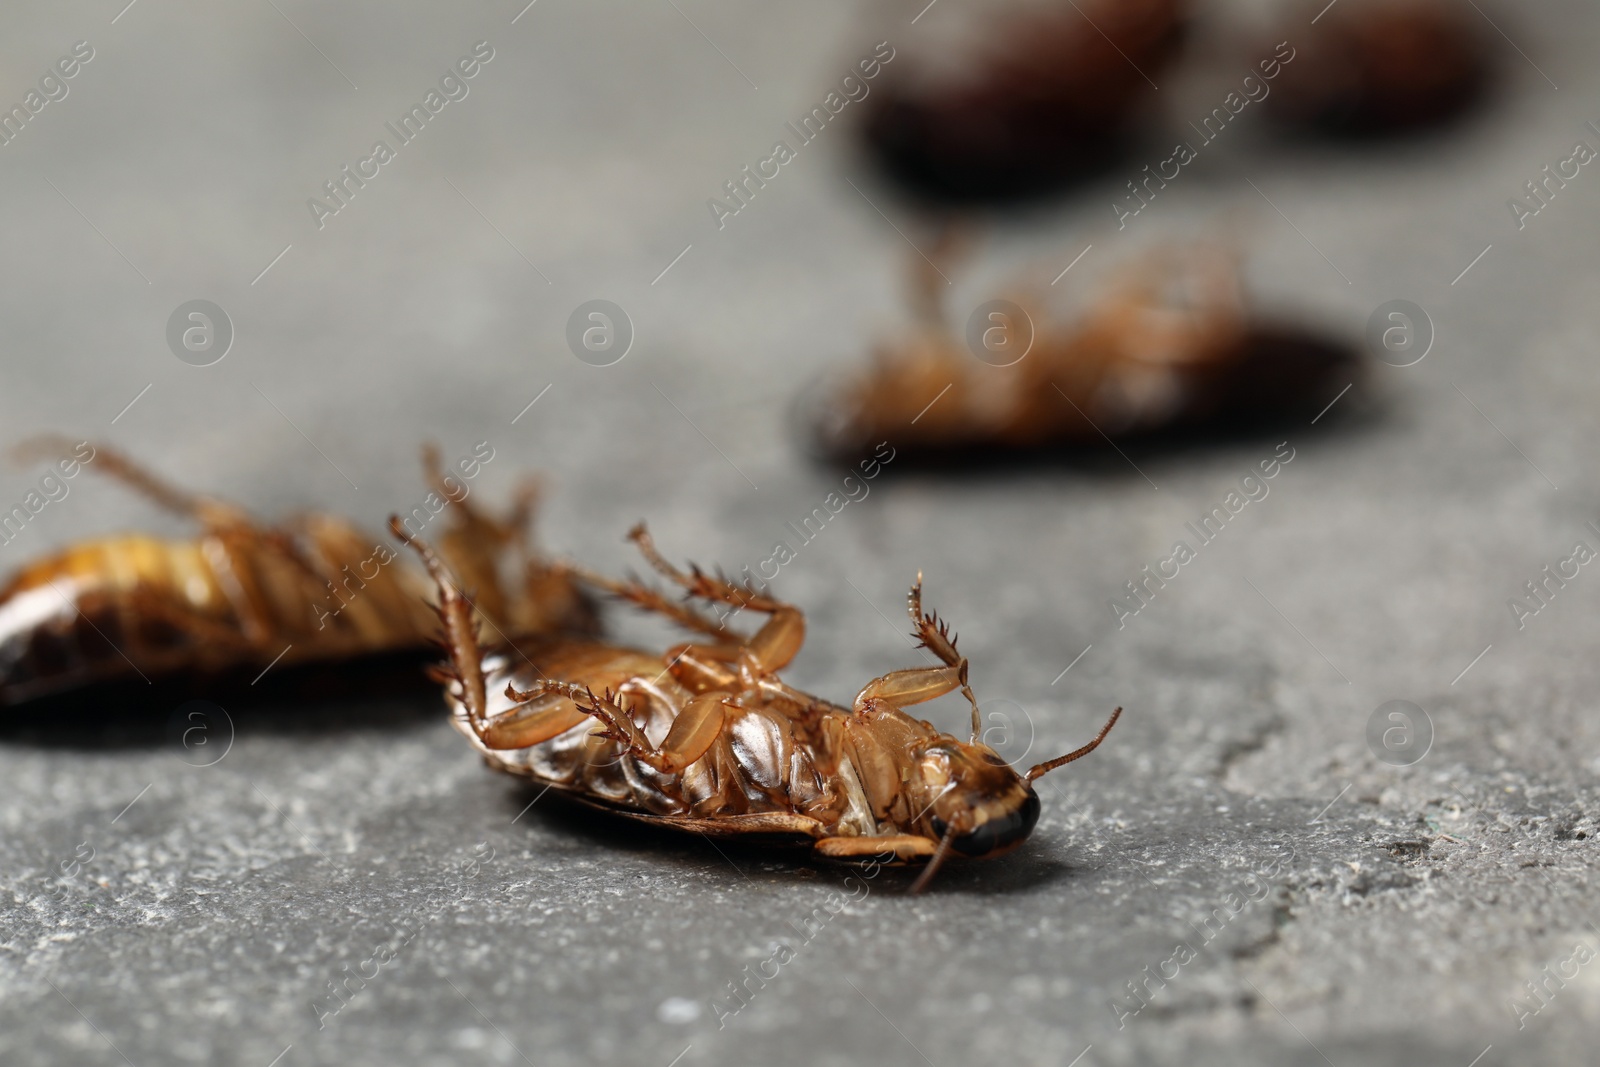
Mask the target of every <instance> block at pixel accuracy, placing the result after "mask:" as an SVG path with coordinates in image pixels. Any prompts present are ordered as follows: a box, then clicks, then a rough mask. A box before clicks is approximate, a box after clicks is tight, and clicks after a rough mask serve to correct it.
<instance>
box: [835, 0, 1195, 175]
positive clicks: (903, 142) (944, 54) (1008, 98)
mask: <svg viewBox="0 0 1600 1067" xmlns="http://www.w3.org/2000/svg"><path fill="white" fill-rule="evenodd" d="M1188 6H1189V5H1188V3H1187V2H1186V0H1083V2H1082V3H1081V4H1072V5H1062V4H1055V5H1050V6H1046V7H1043V8H1041V7H1040V6H1039V5H1017V4H1010V5H999V6H998V7H997V5H979V7H978V8H977V9H976V10H969V11H961V12H957V11H951V12H950V13H949V14H950V19H949V21H950V23H951V25H950V26H948V27H945V28H946V29H948V30H949V31H950V32H948V33H946V34H943V35H940V34H938V33H937V32H935V33H934V34H933V36H932V37H931V38H928V39H927V44H925V45H924V46H922V47H921V48H920V49H915V50H913V49H910V48H908V51H909V52H910V53H911V54H909V55H908V56H907V57H906V58H904V59H902V60H901V61H900V62H899V63H897V64H896V65H895V66H894V67H892V68H890V69H889V70H888V71H887V72H886V75H885V78H886V80H885V82H884V83H883V84H882V86H881V87H880V88H879V89H878V90H877V92H876V93H875V94H874V96H873V97H872V98H871V102H870V103H869V104H868V105H867V118H866V122H865V128H864V134H865V139H866V143H867V145H868V147H869V148H870V149H871V150H872V151H873V152H874V154H875V155H877V156H878V158H879V159H880V160H882V162H883V164H884V165H885V167H886V168H887V169H888V170H889V171H890V172H891V173H893V174H894V175H895V176H897V177H898V178H900V179H901V180H902V181H904V182H906V183H908V184H910V185H911V186H913V187H914V188H916V189H918V190H920V191H923V192H927V193H931V194H934V195H936V196H939V197H941V198H950V199H988V198H997V197H1007V196H1012V195H1018V194H1027V193H1033V192H1038V191H1043V190H1045V189H1049V188H1051V187H1052V186H1055V185H1057V184H1060V183H1061V182H1063V181H1068V180H1072V179H1074V178H1077V177H1081V176H1083V175H1085V174H1086V173H1088V172H1091V171H1094V170H1096V169H1098V168H1100V167H1102V166H1103V165H1105V164H1106V163H1108V162H1110V161H1111V159H1113V158H1114V157H1115V154H1116V146H1117V142H1118V140H1119V138H1121V137H1122V135H1123V132H1124V129H1125V127H1127V126H1128V125H1129V124H1130V123H1129V118H1130V114H1131V112H1133V110H1134V109H1135V108H1136V107H1137V106H1138V105H1139V104H1140V103H1141V102H1143V101H1147V100H1149V98H1150V96H1151V94H1152V93H1154V91H1155V90H1154V89H1153V87H1152V86H1153V84H1154V83H1153V82H1151V81H1150V80H1149V79H1150V78H1154V77H1159V76H1160V74H1161V72H1162V70H1163V69H1164V68H1165V66H1166V63H1167V61H1168V60H1169V59H1171V58H1172V56H1173V55H1174V54H1176V52H1177V45H1178V43H1179V40H1180V38H1181V36H1182V30H1183V25H1184V21H1185V16H1186V8H1187V7H1188ZM938 19H939V13H936V14H935V16H934V20H933V21H935V22H937V21H938ZM919 29H922V30H924V31H925V32H927V31H928V30H930V29H932V28H931V27H928V26H927V24H924V26H923V27H919ZM919 52H920V53H921V54H918V53H919Z"/></svg>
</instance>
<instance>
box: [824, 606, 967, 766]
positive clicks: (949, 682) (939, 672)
mask: <svg viewBox="0 0 1600 1067" xmlns="http://www.w3.org/2000/svg"><path fill="white" fill-rule="evenodd" d="M906 606H907V608H908V610H909V611H910V613H911V619H912V621H913V622H914V623H916V626H917V629H916V635H917V637H918V638H920V639H921V645H922V647H923V648H926V649H928V650H929V651H930V652H932V653H933V654H934V655H935V656H938V657H939V658H940V659H941V660H943V661H944V663H945V666H943V667H911V668H908V669H906V670H903V671H890V672H889V673H888V674H885V675H883V676H882V677H880V678H874V679H873V680H872V681H870V682H868V683H867V684H866V685H865V686H864V687H863V688H862V690H861V692H859V693H857V694H856V699H855V704H854V707H855V710H856V711H858V712H864V711H865V710H866V709H867V706H868V705H869V704H871V703H872V702H873V701H876V700H884V701H888V702H889V703H891V704H893V705H895V706H896V707H905V706H908V705H911V704H921V703H923V702H924V701H928V700H933V699H934V698H936V697H942V696H944V695H945V694H946V693H953V692H955V691H956V690H957V689H959V690H961V692H962V694H963V695H964V696H965V697H966V698H967V702H968V703H969V704H971V705H972V740H973V742H974V743H976V742H977V740H978V737H979V735H980V734H981V733H982V732H983V719H982V717H981V716H980V715H979V712H978V698H977V697H976V696H974V695H973V692H972V688H971V687H970V686H969V685H968V684H967V657H965V656H963V655H962V654H961V653H959V652H957V651H956V642H955V639H954V638H953V637H951V636H950V628H949V627H948V626H947V625H945V624H944V623H942V622H940V621H939V617H938V616H937V615H932V614H929V615H924V614H923V612H922V575H920V574H919V575H917V583H916V584H915V585H913V586H912V587H911V594H910V596H909V597H907V600H906Z"/></svg>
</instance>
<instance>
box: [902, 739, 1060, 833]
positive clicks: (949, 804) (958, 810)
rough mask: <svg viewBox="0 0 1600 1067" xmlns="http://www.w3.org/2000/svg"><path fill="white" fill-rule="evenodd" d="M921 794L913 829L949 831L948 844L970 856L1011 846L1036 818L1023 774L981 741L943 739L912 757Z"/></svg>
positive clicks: (1034, 801) (1034, 798)
mask: <svg viewBox="0 0 1600 1067" xmlns="http://www.w3.org/2000/svg"><path fill="white" fill-rule="evenodd" d="M914 766H915V771H914V777H915V784H916V785H917V786H920V789H919V790H918V791H920V792H921V794H922V800H921V803H920V805H919V807H920V808H921V809H922V814H921V815H919V816H918V823H919V825H918V826H916V827H913V828H910V829H912V830H913V832H917V833H922V834H924V835H926V836H929V837H936V838H943V837H944V836H945V835H946V834H949V835H950V848H951V850H952V851H954V852H955V853H957V854H959V855H962V856H967V857H970V858H975V859H976V858H981V857H987V856H998V855H1001V854H1003V853H1006V852H1010V851H1011V850H1012V849H1013V848H1016V847H1017V846H1018V845H1020V844H1022V842H1023V841H1024V840H1025V839H1026V838H1027V836H1028V835H1029V834H1031V833H1032V832H1033V827H1034V825H1035V824H1036V823H1038V821H1039V797H1038V795H1037V794H1035V793H1034V791H1033V786H1032V785H1030V784H1029V783H1028V782H1027V780H1026V779H1024V778H1023V777H1022V776H1021V775H1019V774H1017V772H1016V771H1014V770H1012V769H1011V766H1010V765H1009V764H1007V763H1006V761H1005V760H1003V759H1001V758H1000V756H999V754H998V753H996V752H995V751H994V749H992V748H990V747H989V746H988V745H983V744H966V743H963V742H960V741H956V740H954V739H949V738H946V739H942V740H940V741H936V742H934V743H933V744H931V745H928V746H927V747H926V748H924V749H923V750H922V751H921V752H920V753H919V754H918V756H917V759H916V762H915V765H914Z"/></svg>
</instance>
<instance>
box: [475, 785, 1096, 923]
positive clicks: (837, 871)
mask: <svg viewBox="0 0 1600 1067" xmlns="http://www.w3.org/2000/svg"><path fill="white" fill-rule="evenodd" d="M500 809H501V811H502V812H504V813H505V816H506V818H507V819H508V820H516V822H517V823H519V824H520V823H528V822H531V823H534V824H536V825H539V826H541V827H548V828H550V829H551V830H552V831H555V832H559V833H561V834H562V835H564V836H568V837H570V838H572V840H573V843H574V844H575V845H582V846H585V847H586V846H589V845H599V846H602V847H604V848H606V849H607V850H614V851H617V852H632V853H637V854H641V855H650V856H652V857H658V858H673V859H677V860H679V861H681V862H683V863H685V864H692V865H693V866H694V867H695V868H697V869H699V868H707V869H713V870H714V869H717V868H722V869H726V870H727V871H728V873H729V875H730V877H740V878H757V879H766V880H771V879H773V878H778V879H780V880H782V881H785V882H791V883H803V882H809V881H810V880H811V879H812V878H813V876H815V875H817V874H820V876H821V878H822V879H824V880H828V881H830V882H833V883H838V882H842V881H843V880H844V879H846V878H848V877H855V878H862V877H864V874H863V871H862V869H861V865H860V863H859V862H850V861H846V860H837V861H833V860H829V859H828V858H827V857H825V856H821V855H818V854H816V853H814V852H811V851H808V850H806V849H804V848H801V847H797V846H796V845H795V844H794V843H793V842H784V841H781V840H763V839H762V838H761V837H759V836H754V835H753V836H751V837H748V838H745V837H740V838H720V839H718V840H715V841H713V840H711V839H710V838H708V837H704V836H697V835H695V834H663V833H660V832H659V831H657V830H655V829H654V828H652V827H649V826H645V825H643V824H641V823H638V822H635V821H633V820H631V819H628V818H625V817H623V816H621V815H618V814H615V813H612V812H607V811H604V810H601V809H599V808H596V807H594V806H592V805H590V804H586V803H584V802H582V801H579V800H575V799H573V798H571V797H568V796H566V795H565V794H563V793H560V792H558V791H556V790H554V789H549V790H546V789H545V788H544V787H543V786H534V785H528V786H525V787H523V788H519V789H514V790H511V791H509V792H507V793H506V794H505V799H504V801H503V803H501V805H500ZM1084 869H1086V868H1082V867H1077V866H1074V865H1072V864H1070V863H1062V862H1060V861H1059V860H1054V859H1048V858H1041V857H1040V856H1038V855H1037V853H1035V852H1027V851H1019V852H1013V853H1010V854H1008V855H1005V856H1001V857H999V858H998V859H987V860H981V861H973V860H964V859H959V858H957V859H952V860H951V861H949V862H948V863H947V864H946V865H945V867H944V869H943V872H942V874H941V880H936V881H934V882H933V883H932V884H931V885H930V886H929V887H928V890H927V891H928V892H930V893H936V894H937V893H971V894H974V895H979V896H1003V895H1007V894H1010V893H1017V892H1025V891H1028V890H1032V889H1036V888H1041V887H1044V886H1050V885H1059V884H1061V883H1063V882H1066V881H1069V880H1070V879H1072V878H1073V877H1074V876H1075V874H1076V873H1077V872H1078V871H1080V870H1084ZM921 873H922V868H920V867H914V866H891V865H887V864H885V865H882V866H881V867H880V869H879V870H878V872H877V873H876V874H875V875H874V876H873V878H872V879H871V882H870V883H869V884H870V885H871V886H872V887H873V888H874V889H878V888H881V889H883V890H885V891H888V892H890V893H903V892H905V891H906V890H909V889H910V888H911V886H912V885H913V883H915V882H916V881H917V878H918V877H919V875H920V874H921Z"/></svg>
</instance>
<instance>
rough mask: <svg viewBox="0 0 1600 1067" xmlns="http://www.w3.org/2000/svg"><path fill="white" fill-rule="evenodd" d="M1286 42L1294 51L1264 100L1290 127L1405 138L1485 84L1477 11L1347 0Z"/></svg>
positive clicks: (1429, 3)
mask: <svg viewBox="0 0 1600 1067" xmlns="http://www.w3.org/2000/svg"><path fill="white" fill-rule="evenodd" d="M1285 32H1287V31H1285ZM1292 36H1293V37H1294V39H1295V41H1296V43H1297V45H1299V46H1301V47H1299V49H1298V51H1299V53H1300V54H1299V55H1298V56H1297V58H1296V59H1295V61H1294V63H1293V64H1289V65H1285V66H1284V68H1283V74H1282V77H1281V79H1280V81H1279V82H1278V84H1277V85H1276V86H1275V87H1274V92H1273V93H1272V95H1271V96H1270V97H1269V98H1268V99H1267V100H1266V101H1265V103H1266V107H1267V110H1268V112H1269V113H1271V114H1274V115H1276V116H1277V118H1278V119H1279V120H1280V121H1282V122H1284V123H1286V124H1290V125H1298V126H1302V127H1307V128H1311V129H1317V130H1322V131H1326V132H1329V133H1335V134H1344V135H1349V136H1354V137H1361V136H1385V135H1396V134H1401V133H1406V132H1410V131H1414V130H1417V129H1419V128H1422V127H1426V126H1432V125H1435V124H1437V123H1440V122H1443V121H1445V120H1448V119H1450V118H1452V117H1454V116H1455V115H1457V114H1458V113H1460V112H1462V111H1464V110H1466V108H1467V107H1468V106H1470V105H1471V104H1472V103H1473V102H1474V101H1476V100H1477V99H1478V98H1479V97H1480V96H1481V95H1482V93H1483V90H1484V88H1485V86H1486V85H1487V83H1488V80H1489V74H1490V66H1491V64H1490V55H1489V47H1488V43H1487V40H1486V38H1485V35H1484V32H1483V29H1482V26H1481V24H1480V19H1479V18H1478V13H1477V12H1474V11H1471V10H1468V9H1467V8H1466V7H1462V6H1459V5H1456V4H1454V3H1444V2H1442V0H1347V2H1346V3H1343V4H1340V5H1339V6H1338V7H1337V8H1335V9H1333V10H1332V11H1329V12H1328V13H1327V17H1326V18H1323V19H1322V20H1321V21H1320V22H1319V23H1318V25H1317V27H1316V30H1315V32H1313V33H1309V34H1301V33H1296V34H1293V35H1292Z"/></svg>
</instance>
